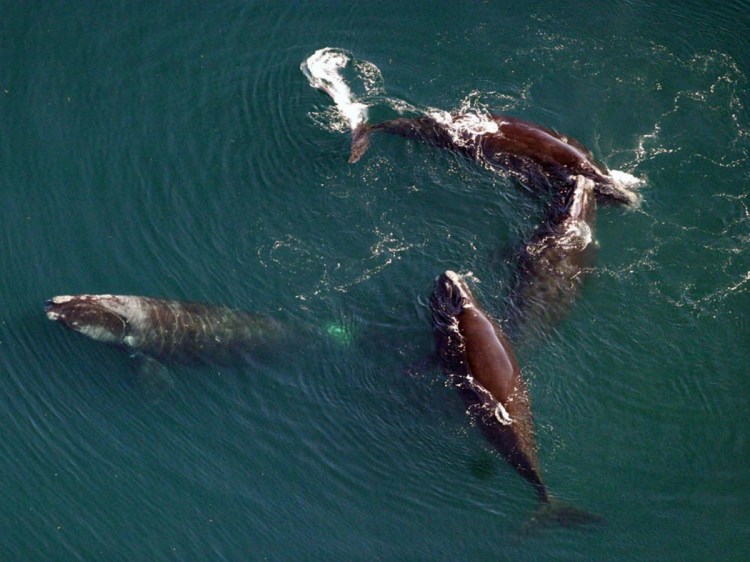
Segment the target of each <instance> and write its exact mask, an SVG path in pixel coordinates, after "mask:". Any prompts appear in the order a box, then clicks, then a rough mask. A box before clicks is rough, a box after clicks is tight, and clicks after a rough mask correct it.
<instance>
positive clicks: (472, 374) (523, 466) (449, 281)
mask: <svg viewBox="0 0 750 562" xmlns="http://www.w3.org/2000/svg"><path fill="white" fill-rule="evenodd" d="M430 309H431V312H432V325H433V332H434V335H435V345H436V349H437V355H438V358H439V360H440V363H441V365H442V367H443V370H444V371H445V373H446V375H448V376H449V380H451V381H452V383H453V385H454V386H455V387H456V388H457V390H458V392H459V394H460V395H461V398H462V399H463V401H464V403H465V404H466V406H467V412H468V413H469V415H470V416H471V418H472V420H473V421H474V423H475V424H476V425H477V426H478V427H479V428H480V429H481V431H482V433H483V434H484V436H485V438H486V439H487V441H488V442H489V443H490V444H491V445H492V446H493V448H494V449H495V450H496V451H498V452H499V453H500V454H501V455H502V456H503V457H504V458H505V460H507V462H508V463H509V464H510V465H511V466H512V467H513V468H514V469H515V470H516V472H517V473H518V474H519V475H521V476H522V477H523V478H524V479H525V480H526V481H527V482H528V483H529V484H530V485H531V486H532V488H533V489H534V491H535V493H536V497H537V499H538V501H539V504H540V509H539V514H540V515H539V516H538V518H539V519H544V520H547V521H555V522H557V523H559V524H563V525H576V524H588V523H595V522H597V521H600V518H599V517H598V516H595V515H593V514H589V513H587V512H585V511H582V510H580V509H578V508H575V507H572V506H569V505H567V504H565V503H562V502H560V501H559V500H556V499H555V498H553V496H551V495H550V493H549V491H548V489H547V487H546V485H545V484H544V481H543V479H542V475H541V471H540V468H539V461H538V458H537V445H536V438H535V432H534V421H533V415H532V411H531V399H530V395H529V389H528V387H527V384H526V381H525V379H524V377H523V374H522V372H521V369H520V367H519V364H518V361H517V359H516V356H515V352H514V351H513V348H512V346H511V344H510V341H509V340H508V338H507V337H506V336H505V334H504V332H503V330H502V329H501V327H500V325H499V323H498V322H497V321H496V320H495V319H494V318H492V317H491V316H490V315H489V314H488V313H486V312H485V311H484V310H482V309H481V308H480V306H479V304H478V303H477V301H476V299H475V297H474V295H473V294H472V292H471V290H470V288H469V286H468V284H467V283H466V280H465V279H464V277H463V276H461V275H459V274H457V273H455V272H453V271H450V270H448V271H445V272H444V273H442V274H441V275H439V276H438V277H437V278H436V279H435V282H434V287H433V291H432V294H431V296H430ZM542 514H543V515H542Z"/></svg>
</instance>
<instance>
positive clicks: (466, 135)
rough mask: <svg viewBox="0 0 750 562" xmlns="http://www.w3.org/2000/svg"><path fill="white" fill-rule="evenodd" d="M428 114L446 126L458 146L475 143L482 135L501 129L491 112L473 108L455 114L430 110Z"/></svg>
mask: <svg viewBox="0 0 750 562" xmlns="http://www.w3.org/2000/svg"><path fill="white" fill-rule="evenodd" d="M427 114H428V115H429V116H430V117H432V118H433V119H434V120H435V121H437V122H438V123H440V124H442V125H444V126H445V129H446V131H448V133H449V134H450V135H451V137H452V139H453V142H454V143H455V144H456V145H457V146H464V145H467V144H475V143H476V142H477V139H478V138H479V137H480V136H482V135H485V134H487V133H497V132H498V131H499V130H500V126H499V125H498V124H497V123H496V122H495V121H494V120H493V119H492V117H491V116H490V115H489V114H483V113H478V112H476V111H473V110H472V111H467V112H465V113H464V112H461V113H459V114H458V115H455V116H454V115H452V114H450V113H448V112H447V111H442V110H438V109H435V110H431V111H428V112H427Z"/></svg>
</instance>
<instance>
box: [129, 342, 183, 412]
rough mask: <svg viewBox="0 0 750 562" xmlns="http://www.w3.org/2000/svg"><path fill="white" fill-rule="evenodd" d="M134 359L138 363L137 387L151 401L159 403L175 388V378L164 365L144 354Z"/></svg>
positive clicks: (138, 354) (134, 356)
mask: <svg viewBox="0 0 750 562" xmlns="http://www.w3.org/2000/svg"><path fill="white" fill-rule="evenodd" d="M132 357H133V359H134V360H135V361H136V362H137V368H136V379H135V382H136V386H137V387H138V388H139V390H140V391H141V392H142V393H143V394H144V395H145V396H146V397H147V398H148V399H149V400H151V401H154V402H157V401H159V400H160V399H161V398H163V397H164V396H165V395H166V394H168V393H169V392H170V391H171V390H172V389H173V388H174V378H173V377H172V374H171V373H170V372H169V369H167V367H166V366H165V365H164V364H163V363H160V362H159V361H157V360H156V359H154V358H153V357H149V356H148V355H144V354H142V353H137V354H135V355H133V356H132Z"/></svg>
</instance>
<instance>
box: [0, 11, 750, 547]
mask: <svg viewBox="0 0 750 562" xmlns="http://www.w3.org/2000/svg"><path fill="white" fill-rule="evenodd" d="M0 13H1V14H2V16H3V17H2V18H0V123H1V124H2V126H1V128H0V203H1V211H0V213H1V214H0V220H1V221H2V234H3V251H2V254H1V258H0V259H2V262H0V267H2V278H1V279H2V282H1V283H0V300H1V302H2V305H3V306H2V312H1V313H0V385H2V387H1V388H0V411H2V412H3V415H2V424H0V435H1V438H0V491H1V493H2V495H1V496H0V559H2V560H265V559H268V560H497V559H500V560H540V559H553V560H713V559H722V560H745V559H746V558H747V552H748V548H749V547H750V472H748V468H747V467H748V465H749V464H750V431H749V429H748V428H749V425H748V411H750V392H748V390H747V381H748V363H749V361H748V359H749V358H750V351H749V349H750V325H749V323H748V319H747V315H748V313H749V312H750V255H749V252H748V244H749V243H750V187H749V186H750V173H749V172H748V170H750V166H749V164H750V158H749V156H750V112H749V111H748V103H750V97H749V96H748V93H749V92H750V85H749V84H748V76H750V55H748V52H750V39H748V33H747V30H748V29H750V3H748V2H746V1H732V2H722V3H719V2H646V1H619V2H611V3H606V4H604V3H601V4H596V3H594V4H592V3H590V2H575V3H559V2H533V3H526V4H523V5H519V4H518V3H505V2H486V3H479V2H466V3H456V2H431V3H415V4H408V3H403V2H379V3H375V2H370V3H357V2H352V3H343V2H315V3H290V4H283V3H271V2H212V3H188V2H157V3H145V2H139V3H114V2H96V3H94V2H90V3H66V2H28V3H26V2H24V3H21V2H0ZM323 47H334V48H340V49H345V50H346V51H348V52H349V53H351V54H352V56H353V57H356V58H357V59H358V60H361V61H368V62H369V63H371V64H372V65H373V66H374V67H376V68H377V69H378V70H379V72H380V76H381V82H379V86H378V87H379V88H381V93H382V95H384V96H385V95H387V96H389V97H391V98H393V99H400V100H403V101H404V102H405V103H408V104H411V105H413V106H419V107H423V108H427V107H430V108H440V109H445V110H448V111H450V110H457V109H459V108H462V107H466V106H472V107H475V106H480V107H486V108H491V109H493V110H495V111H499V112H507V113H510V114H512V115H515V116H518V117H522V118H525V119H529V120H532V121H536V122H539V123H543V124H545V125H547V126H549V127H553V128H555V129H557V130H559V131H563V132H565V133H566V134H570V135H572V136H574V137H575V138H577V139H579V140H580V141H582V142H583V143H584V144H586V145H587V146H589V147H590V148H591V149H592V151H593V152H594V154H595V155H596V156H597V157H598V158H599V159H601V160H602V161H604V162H605V163H606V164H607V165H609V166H610V167H611V168H616V169H620V170H624V171H627V172H629V173H631V174H633V175H635V176H637V177H639V178H642V179H644V180H645V185H644V186H643V187H642V189H641V193H642V195H643V204H642V205H641V207H640V208H638V209H635V210H625V209H622V208H620V207H612V206H602V207H600V208H599V212H598V219H597V224H596V237H597V239H598V242H599V245H600V249H599V254H598V260H597V264H596V270H595V271H594V273H593V274H592V275H591V276H590V277H589V278H588V279H587V280H586V284H585V286H584V289H583V291H582V293H581V294H580V295H579V296H578V299H577V300H576V302H575V306H574V308H573V309H572V311H571V313H570V315H569V316H568V317H567V318H566V319H565V320H564V322H563V323H562V324H560V325H559V326H558V327H557V329H556V331H554V332H553V333H551V334H549V336H548V337H547V338H546V339H545V340H544V341H541V342H533V343H532V342H523V341H521V342H518V347H517V353H518V356H519V360H520V362H521V364H522V369H523V371H524V373H525V375H526V377H527V379H528V381H529V385H530V392H531V399H532V404H533V409H534V415H535V420H536V433H537V440H538V444H539V459H540V464H541V466H542V470H543V473H544V477H545V481H546V482H547V484H548V486H549V488H550V489H551V490H552V492H553V494H555V495H556V496H559V497H561V498H564V499H565V500H567V501H569V502H571V503H574V504H576V505H578V506H580V507H583V508H585V509H587V510H589V511H592V512H595V513H597V514H600V515H602V516H603V517H604V519H605V520H606V523H605V525H603V526H602V527H600V528H595V529H589V530H583V529H564V528H553V529H549V530H547V531H545V532H543V533H540V534H539V535H538V536H534V537H531V538H527V539H523V540H519V531H520V530H521V528H522V527H523V525H524V523H526V522H527V521H528V520H529V518H530V517H531V515H532V514H533V512H534V510H535V508H536V505H535V499H534V494H533V492H532V490H531V489H530V487H529V486H528V485H527V484H526V482H524V481H523V480H522V479H521V478H519V477H518V475H517V474H516V473H515V472H514V471H513V469H512V468H511V467H510V466H509V465H508V464H507V463H506V462H505V461H504V460H503V459H501V458H499V457H498V456H497V455H496V454H495V453H494V452H493V451H492V450H491V449H490V447H489V445H488V444H486V443H485V441H484V440H483V438H482V435H481V433H480V432H479V431H478V430H477V429H476V428H475V427H472V426H471V424H470V423H469V420H468V418H467V416H466V415H465V412H464V408H463V405H462V403H461V401H460V399H459V397H458V396H457V395H456V393H455V391H454V390H453V389H452V388H449V387H448V386H447V385H446V384H445V381H444V376H443V375H442V373H441V371H440V369H439V368H437V367H436V366H434V365H433V364H432V363H431V362H430V361H429V358H430V355H431V353H432V352H433V341H432V335H431V331H430V323H429V309H428V305H427V302H428V298H429V294H430V290H431V287H432V281H433V279H434V277H435V276H436V275H438V274H439V273H441V272H442V271H444V270H445V269H455V270H457V271H460V272H464V273H467V272H471V273H472V274H473V276H474V278H475V279H476V282H475V285H474V288H475V292H476V294H477V297H478V299H479V300H480V301H481V303H482V304H483V306H484V307H485V308H486V309H487V310H488V311H489V312H490V313H492V314H494V315H496V316H498V317H502V316H503V313H504V310H505V306H506V303H507V299H508V283H509V280H510V279H511V277H512V274H513V271H514V263H513V260H512V256H513V250H514V249H515V248H517V247H518V245H519V244H521V243H522V242H523V241H524V240H525V239H526V238H527V237H528V236H529V235H530V234H531V233H532V232H533V230H534V228H535V227H536V226H537V225H538V224H539V222H540V220H541V218H542V214H543V205H542V202H541V201H540V200H539V199H538V198H535V197H533V196H530V195H529V194H528V193H525V192H523V191H521V190H519V189H517V187H516V186H515V185H514V184H513V183H512V182H511V181H509V180H508V179H507V178H505V177H503V176H502V175H499V174H494V173H492V172H491V171H490V170H487V169H484V168H481V167H480V166H478V165H477V164H476V163H475V162H471V161H468V160H466V159H464V158H461V157H460V156H458V155H455V154H451V153H447V152H445V151H440V150H437V149H435V148H433V147H430V146H426V145H421V144H417V143H414V142H409V141H406V140H404V139H402V138H397V137H388V136H385V135H383V136H380V137H377V138H374V139H373V144H372V147H371V148H370V151H369V152H368V153H367V155H366V156H365V158H363V160H362V161H361V162H359V163H357V164H355V165H350V164H348V163H347V157H348V151H349V143H350V134H349V131H348V130H347V127H346V124H345V123H344V122H343V120H342V119H341V116H340V115H338V114H337V113H336V110H335V107H334V104H333V103H332V101H331V100H330V98H328V97H327V96H326V95H325V94H323V93H321V92H320V91H317V90H315V89H313V88H311V87H310V85H309V84H308V81H307V79H306V78H305V76H304V75H303V74H302V72H301V71H300V64H301V63H302V62H303V61H305V60H306V59H307V57H309V56H310V55H311V54H312V53H314V52H315V51H316V50H318V49H320V48H323ZM353 86H356V84H354V85H353ZM353 89H354V90H355V91H356V88H353ZM379 111H380V113H379ZM383 113H384V112H383V111H382V110H377V109H375V108H374V109H373V111H372V115H371V117H372V118H373V119H378V118H382V117H384V114H383ZM77 293H114V294H135V295H147V296H153V297H161V298H170V299H183V300H198V301H204V302H210V303H215V304H222V305H227V306H232V307H236V308H243V309H247V310H251V311H258V312H263V313H267V314H270V315H273V316H274V317H277V318H278V319H279V320H281V321H283V322H285V323H287V324H288V325H289V326H292V327H294V326H297V327H299V326H304V327H312V328H315V329H317V330H318V337H316V338H315V340H314V341H313V342H312V343H311V344H310V345H307V346H305V347H304V348H299V349H298V348H295V347H287V348H283V349H279V350H278V354H277V356H276V357H273V358H270V359H269V360H267V361H263V362H262V363H259V364H253V365H239V366H236V367H231V368H228V367H213V366H202V367H194V366H174V367H172V374H173V375H174V378H175V386H174V388H173V389H172V390H171V391H170V392H168V393H167V394H166V395H164V396H160V397H158V399H153V397H150V396H146V395H144V393H143V392H142V391H141V389H140V388H139V387H138V385H137V384H134V369H133V364H132V361H130V360H129V358H128V356H127V354H126V353H123V352H122V351H120V350H118V349H114V348H110V347H107V346H104V345H101V344H99V343H96V342H93V341H90V340H87V339H86V338H83V337H81V336H80V335H78V334H73V333H71V332H69V331H66V330H64V329H63V328H62V327H60V326H58V325H55V324H53V323H51V322H49V321H48V320H47V319H46V317H45V315H44V311H43V304H44V302H45V300H46V299H48V298H50V297H52V296H54V295H59V294H77ZM292 329H294V328H292ZM341 334H345V335H346V337H341Z"/></svg>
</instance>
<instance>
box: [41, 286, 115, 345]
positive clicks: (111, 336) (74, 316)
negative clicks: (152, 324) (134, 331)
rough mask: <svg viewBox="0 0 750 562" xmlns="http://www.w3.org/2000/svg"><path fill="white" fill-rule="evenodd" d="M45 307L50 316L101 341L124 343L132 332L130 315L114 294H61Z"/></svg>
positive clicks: (48, 316) (49, 301) (51, 318)
mask: <svg viewBox="0 0 750 562" xmlns="http://www.w3.org/2000/svg"><path fill="white" fill-rule="evenodd" d="M44 311H45V312H46V314H47V318H49V319H50V320H53V321H56V322H60V324H62V325H63V326H65V327H67V328H70V329H71V330H74V331H76V332H79V333H81V334H83V335H85V336H88V337H90V338H92V339H94V340H97V341H100V342H104V343H110V344H120V343H122V342H123V339H124V338H125V336H126V335H127V333H128V319H127V317H126V315H125V314H124V311H123V310H122V305H121V303H120V302H119V299H118V297H114V296H112V295H77V296H67V295H66V296H57V297H53V298H51V299H50V300H48V301H47V302H46V303H45V304H44Z"/></svg>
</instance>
